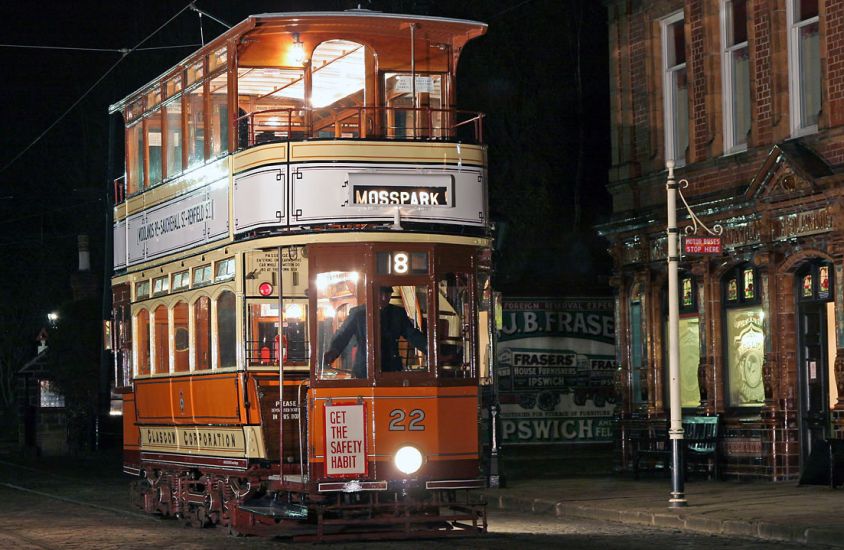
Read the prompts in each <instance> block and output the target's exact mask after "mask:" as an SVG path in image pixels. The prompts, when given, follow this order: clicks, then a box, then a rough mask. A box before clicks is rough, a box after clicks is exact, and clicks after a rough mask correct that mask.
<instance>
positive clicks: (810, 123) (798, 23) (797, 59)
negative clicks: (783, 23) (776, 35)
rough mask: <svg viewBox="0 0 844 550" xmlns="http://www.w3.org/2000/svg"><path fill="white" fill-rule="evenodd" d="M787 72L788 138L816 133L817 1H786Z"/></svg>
mask: <svg viewBox="0 0 844 550" xmlns="http://www.w3.org/2000/svg"><path fill="white" fill-rule="evenodd" d="M786 5H787V8H788V9H787V18H788V25H789V34H788V72H789V78H788V81H789V85H790V88H791V89H790V92H791V94H790V113H791V133H792V137H797V136H801V135H806V134H810V133H814V132H817V129H818V115H819V114H820V111H821V53H820V42H821V41H820V17H819V14H818V0H788V1H787V2H786Z"/></svg>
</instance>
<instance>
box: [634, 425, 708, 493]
mask: <svg viewBox="0 0 844 550" xmlns="http://www.w3.org/2000/svg"><path fill="white" fill-rule="evenodd" d="M718 424H719V418H718V417H717V416H684V417H683V432H684V435H683V443H684V445H683V456H684V459H685V460H684V463H685V474H686V475H687V476H688V473H689V472H690V471H692V469H695V470H698V469H700V468H701V466H703V468H704V471H705V472H706V473H707V476H708V477H709V478H710V479H712V478H713V477H714V478H715V479H718ZM631 439H632V440H633V476H634V477H635V478H636V479H639V470H640V469H643V466H650V467H651V468H652V469H660V468H664V469H665V471H669V470H670V466H671V440H670V439H669V437H668V422H660V423H658V424H652V425H649V426H648V427H647V428H646V429H643V430H642V431H640V432H639V433H638V434H634V435H633V437H632V438H631ZM643 460H644V462H645V464H644V465H643Z"/></svg>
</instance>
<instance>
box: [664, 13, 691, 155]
mask: <svg viewBox="0 0 844 550" xmlns="http://www.w3.org/2000/svg"><path fill="white" fill-rule="evenodd" d="M661 27H662V53H663V80H662V81H663V111H664V121H665V158H666V159H667V160H674V162H675V163H676V165H677V166H683V165H685V164H686V149H687V148H688V146H689V86H688V76H687V71H686V34H685V25H684V20H683V12H682V11H680V12H677V13H676V14H674V15H671V16H670V17H667V18H666V19H663V20H662V21H661Z"/></svg>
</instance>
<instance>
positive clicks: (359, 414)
mask: <svg viewBox="0 0 844 550" xmlns="http://www.w3.org/2000/svg"><path fill="white" fill-rule="evenodd" d="M364 413H365V411H364V406H363V405H362V404H361V405H326V406H325V473H326V474H327V475H329V476H339V477H349V476H352V477H353V476H358V475H365V474H366V445H365V442H366V432H365V430H364V419H365V414H364Z"/></svg>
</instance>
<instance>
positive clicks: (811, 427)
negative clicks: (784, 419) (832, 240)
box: [797, 264, 835, 472]
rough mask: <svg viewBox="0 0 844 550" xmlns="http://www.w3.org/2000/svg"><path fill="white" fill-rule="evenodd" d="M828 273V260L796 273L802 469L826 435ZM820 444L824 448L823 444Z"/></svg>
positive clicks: (829, 317) (832, 335)
mask: <svg viewBox="0 0 844 550" xmlns="http://www.w3.org/2000/svg"><path fill="white" fill-rule="evenodd" d="M831 277H832V268H831V266H830V265H828V264H810V265H807V266H805V267H804V268H803V269H801V270H800V271H799V272H798V277H797V295H798V300H797V304H798V306H797V317H798V323H799V327H798V328H799V332H798V347H799V352H800V353H799V362H798V369H797V371H798V372H797V378H798V385H799V390H800V399H799V409H800V422H799V429H800V468H801V472H802V471H803V470H805V468H806V465H807V464H808V462H809V456H810V455H811V454H812V451H813V450H814V449H816V448H818V447H819V442H821V441H823V440H824V439H826V438H827V437H829V429H830V414H829V402H830V400H829V383H830V379H829V371H830V363H829V362H830V347H831V346H830V339H832V340H833V342H832V349H834V339H835V331H834V329H833V328H832V327H830V323H829V321H830V320H832V319H834V313H833V310H832V307H831V306H832V302H831V300H832V288H833V287H832V284H831V283H832V282H831V280H830V278H831ZM820 447H821V448H823V449H826V445H825V444H821V445H820Z"/></svg>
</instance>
